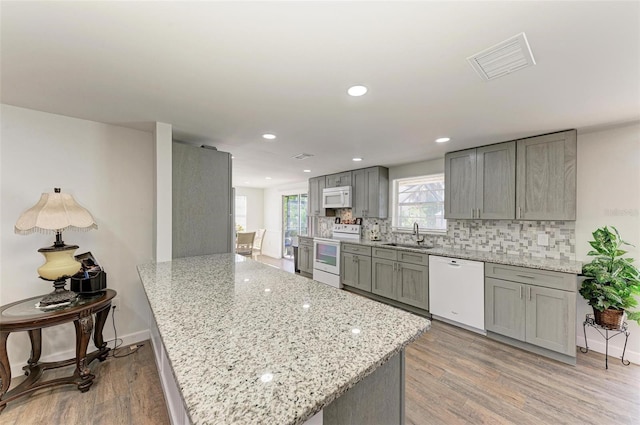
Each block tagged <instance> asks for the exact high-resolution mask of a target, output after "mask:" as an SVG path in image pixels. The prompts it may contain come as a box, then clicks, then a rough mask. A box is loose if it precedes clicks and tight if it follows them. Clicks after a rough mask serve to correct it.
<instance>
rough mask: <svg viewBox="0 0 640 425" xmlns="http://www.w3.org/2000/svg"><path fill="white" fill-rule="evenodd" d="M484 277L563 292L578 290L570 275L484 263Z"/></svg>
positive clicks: (574, 277) (574, 276)
mask: <svg viewBox="0 0 640 425" xmlns="http://www.w3.org/2000/svg"><path fill="white" fill-rule="evenodd" d="M484 275H485V276H487V277H493V278H496V279H502V280H510V281H513V282H520V283H528V284H531V285H537V286H544V287H546V288H553V289H561V290H563V291H571V292H576V291H577V288H578V279H577V276H576V275H575V274H571V273H561V272H553V271H549V270H538V269H530V268H527V267H518V266H507V265H503V264H493V263H485V266H484Z"/></svg>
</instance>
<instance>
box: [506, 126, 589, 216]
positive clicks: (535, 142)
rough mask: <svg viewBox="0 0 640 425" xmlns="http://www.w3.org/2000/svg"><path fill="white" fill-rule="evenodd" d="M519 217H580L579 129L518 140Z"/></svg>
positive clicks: (517, 190)
mask: <svg viewBox="0 0 640 425" xmlns="http://www.w3.org/2000/svg"><path fill="white" fill-rule="evenodd" d="M517 157H518V158H517V167H516V168H517V173H518V177H517V180H516V219H524V220H575V219H576V131H575V130H571V131H565V132H562V133H554V134H547V135H544V136H538V137H531V138H528V139H523V140H518V144H517Z"/></svg>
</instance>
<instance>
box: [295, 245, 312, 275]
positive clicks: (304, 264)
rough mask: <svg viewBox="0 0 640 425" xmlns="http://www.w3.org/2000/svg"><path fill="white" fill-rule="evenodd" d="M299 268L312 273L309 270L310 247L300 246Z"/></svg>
mask: <svg viewBox="0 0 640 425" xmlns="http://www.w3.org/2000/svg"><path fill="white" fill-rule="evenodd" d="M298 270H300V271H301V272H304V273H311V271H309V247H308V246H299V247H298Z"/></svg>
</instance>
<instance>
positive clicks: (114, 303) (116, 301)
mask: <svg viewBox="0 0 640 425" xmlns="http://www.w3.org/2000/svg"><path fill="white" fill-rule="evenodd" d="M111 308H113V309H116V310H118V311H120V298H118V297H115V298H114V299H112V300H111Z"/></svg>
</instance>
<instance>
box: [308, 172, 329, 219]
mask: <svg viewBox="0 0 640 425" xmlns="http://www.w3.org/2000/svg"><path fill="white" fill-rule="evenodd" d="M325 181H326V180H325V176H320V177H314V178H311V179H309V197H308V198H307V215H309V216H314V217H325V216H326V215H327V213H326V210H325V209H324V208H322V189H324V188H325Z"/></svg>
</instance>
